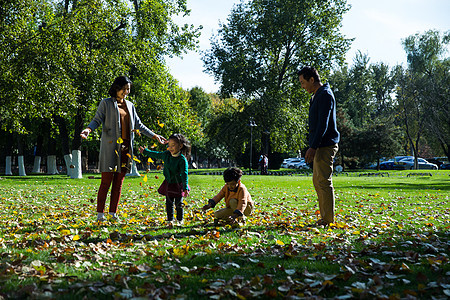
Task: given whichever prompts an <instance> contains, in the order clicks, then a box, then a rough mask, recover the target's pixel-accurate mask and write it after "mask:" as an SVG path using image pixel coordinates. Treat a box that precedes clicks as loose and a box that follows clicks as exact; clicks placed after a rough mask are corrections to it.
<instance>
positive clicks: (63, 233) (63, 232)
mask: <svg viewBox="0 0 450 300" xmlns="http://www.w3.org/2000/svg"><path fill="white" fill-rule="evenodd" d="M61 234H62V235H69V234H70V230H67V229H63V230H61Z"/></svg>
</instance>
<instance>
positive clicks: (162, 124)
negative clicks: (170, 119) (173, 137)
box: [158, 120, 164, 128]
mask: <svg viewBox="0 0 450 300" xmlns="http://www.w3.org/2000/svg"><path fill="white" fill-rule="evenodd" d="M158 125H159V127H161V128H163V127H164V123H159V120H158Z"/></svg>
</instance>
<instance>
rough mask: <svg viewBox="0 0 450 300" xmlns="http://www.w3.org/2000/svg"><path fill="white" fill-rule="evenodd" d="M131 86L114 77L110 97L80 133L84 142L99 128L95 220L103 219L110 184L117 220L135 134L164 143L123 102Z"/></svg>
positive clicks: (113, 209) (112, 213) (131, 105)
mask: <svg viewBox="0 0 450 300" xmlns="http://www.w3.org/2000/svg"><path fill="white" fill-rule="evenodd" d="M131 84H132V82H131V80H130V79H129V78H128V77H126V76H120V77H117V78H116V79H115V80H114V82H113V84H112V85H111V87H110V89H109V95H110V96H111V97H110V98H106V99H103V100H102V101H101V102H100V104H99V106H98V108H97V112H96V114H95V116H94V118H93V119H92V121H91V122H90V123H89V125H88V127H87V128H86V129H84V130H83V131H82V132H81V137H82V138H83V139H86V138H87V137H88V135H89V133H91V132H92V131H93V130H95V129H97V128H98V127H99V126H100V125H102V135H101V141H100V157H99V170H100V172H101V173H102V180H101V183H100V188H99V190H98V194H97V221H105V220H106V218H105V216H104V208H105V202H106V197H107V194H108V190H109V187H110V186H111V184H112V188H111V198H110V205H109V213H110V215H111V217H112V218H113V219H114V220H116V221H117V220H118V217H117V206H118V204H119V200H120V195H121V192H122V184H123V180H124V178H125V174H126V173H127V171H129V169H130V166H131V163H132V160H131V158H132V157H133V142H134V136H135V133H136V132H139V133H140V134H144V135H146V136H148V137H151V138H153V139H156V140H158V141H159V142H160V143H161V144H165V143H167V141H166V139H165V138H164V137H162V136H160V135H157V134H155V133H154V132H152V131H151V130H150V129H148V128H147V127H146V126H145V125H144V124H142V122H141V120H140V119H139V116H138V115H137V113H136V108H135V107H134V105H133V103H131V102H130V101H128V100H126V99H125V98H126V97H127V96H128V94H129V93H130V89H131Z"/></svg>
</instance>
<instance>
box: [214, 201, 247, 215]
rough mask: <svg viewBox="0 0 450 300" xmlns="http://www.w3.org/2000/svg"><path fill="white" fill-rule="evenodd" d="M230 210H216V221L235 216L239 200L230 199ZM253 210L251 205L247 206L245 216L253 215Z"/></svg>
mask: <svg viewBox="0 0 450 300" xmlns="http://www.w3.org/2000/svg"><path fill="white" fill-rule="evenodd" d="M229 203H230V208H227V207H225V208H222V209H219V210H216V211H215V212H214V218H215V219H226V218H227V217H230V216H232V215H233V212H234V211H235V210H236V208H237V206H238V200H237V199H230V202H229ZM252 210H253V208H252V207H251V206H250V205H247V207H246V208H245V210H244V216H249V215H251V214H252Z"/></svg>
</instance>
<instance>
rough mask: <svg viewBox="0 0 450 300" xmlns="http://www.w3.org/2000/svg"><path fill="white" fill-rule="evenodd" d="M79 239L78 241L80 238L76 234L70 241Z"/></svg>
mask: <svg viewBox="0 0 450 300" xmlns="http://www.w3.org/2000/svg"><path fill="white" fill-rule="evenodd" d="M79 239H80V236H79V235H78V234H76V235H74V236H73V237H72V241H78V240H79Z"/></svg>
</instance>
